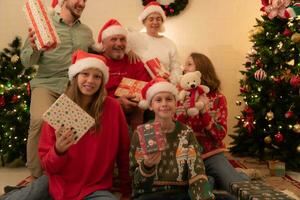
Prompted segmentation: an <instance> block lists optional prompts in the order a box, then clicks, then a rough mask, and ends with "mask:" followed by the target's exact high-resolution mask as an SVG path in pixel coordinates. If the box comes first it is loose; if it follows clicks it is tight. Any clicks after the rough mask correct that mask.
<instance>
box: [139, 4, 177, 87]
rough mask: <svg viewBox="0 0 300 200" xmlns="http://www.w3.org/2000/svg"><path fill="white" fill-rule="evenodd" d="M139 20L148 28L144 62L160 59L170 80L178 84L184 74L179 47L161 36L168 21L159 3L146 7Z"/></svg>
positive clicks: (145, 37) (144, 34)
mask: <svg viewBox="0 0 300 200" xmlns="http://www.w3.org/2000/svg"><path fill="white" fill-rule="evenodd" d="M138 19H139V21H140V22H142V23H143V25H144V26H145V28H146V33H142V34H143V36H144V37H143V38H144V41H145V42H146V44H145V47H146V52H145V53H144V55H143V56H141V57H142V59H143V61H145V60H147V59H151V58H158V59H159V61H160V63H161V64H162V65H163V66H164V67H165V69H166V70H167V71H168V72H169V73H170V77H169V78H168V79H169V80H170V81H171V82H172V83H177V82H178V76H179V75H181V74H182V70H181V67H180V62H179V58H178V52H177V47H176V45H175V43H174V42H173V41H172V40H170V39H169V38H167V37H165V36H163V35H161V34H159V33H160V32H163V31H164V26H163V23H164V22H165V20H166V15H165V13H164V11H163V9H162V8H161V7H160V5H159V4H158V3H157V2H150V3H149V4H147V5H146V6H145V8H144V10H143V11H142V13H141V14H140V15H139V17H138Z"/></svg>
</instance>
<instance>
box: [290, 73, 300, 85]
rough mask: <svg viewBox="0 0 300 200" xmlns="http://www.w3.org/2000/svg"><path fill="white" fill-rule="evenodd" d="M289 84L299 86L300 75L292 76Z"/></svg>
mask: <svg viewBox="0 0 300 200" xmlns="http://www.w3.org/2000/svg"><path fill="white" fill-rule="evenodd" d="M290 84H291V86H293V87H296V88H298V87H300V76H298V75H294V76H292V77H291V80H290Z"/></svg>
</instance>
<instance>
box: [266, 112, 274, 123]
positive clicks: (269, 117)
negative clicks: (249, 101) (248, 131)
mask: <svg viewBox="0 0 300 200" xmlns="http://www.w3.org/2000/svg"><path fill="white" fill-rule="evenodd" d="M265 119H266V120H268V121H271V120H273V119H274V113H273V112H272V111H269V112H267V114H266V117H265Z"/></svg>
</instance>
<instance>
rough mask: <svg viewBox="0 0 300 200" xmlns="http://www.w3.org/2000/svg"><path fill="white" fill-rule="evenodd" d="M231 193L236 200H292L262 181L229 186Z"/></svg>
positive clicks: (237, 183)
mask: <svg viewBox="0 0 300 200" xmlns="http://www.w3.org/2000/svg"><path fill="white" fill-rule="evenodd" d="M231 193H232V194H233V195H235V196H236V197H237V199H238V200H283V199H284V200H294V199H293V198H291V197H288V196H287V195H286V194H284V193H282V192H280V191H277V190H276V189H275V188H273V187H271V186H269V185H266V184H265V183H264V182H262V181H243V182H235V183H232V184H231Z"/></svg>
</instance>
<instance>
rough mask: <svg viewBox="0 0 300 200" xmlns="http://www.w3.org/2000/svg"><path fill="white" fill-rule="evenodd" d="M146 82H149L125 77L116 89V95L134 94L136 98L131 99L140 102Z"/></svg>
mask: <svg viewBox="0 0 300 200" xmlns="http://www.w3.org/2000/svg"><path fill="white" fill-rule="evenodd" d="M146 84H147V82H145V81H139V80H135V79H130V78H125V77H124V78H123V79H122V81H121V82H120V84H119V86H118V88H117V89H116V91H115V96H117V97H121V96H123V95H134V96H135V98H133V99H131V100H132V101H136V102H138V101H140V98H141V91H142V89H143V87H144V86H145V85H146Z"/></svg>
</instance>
